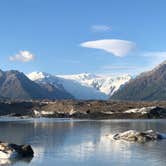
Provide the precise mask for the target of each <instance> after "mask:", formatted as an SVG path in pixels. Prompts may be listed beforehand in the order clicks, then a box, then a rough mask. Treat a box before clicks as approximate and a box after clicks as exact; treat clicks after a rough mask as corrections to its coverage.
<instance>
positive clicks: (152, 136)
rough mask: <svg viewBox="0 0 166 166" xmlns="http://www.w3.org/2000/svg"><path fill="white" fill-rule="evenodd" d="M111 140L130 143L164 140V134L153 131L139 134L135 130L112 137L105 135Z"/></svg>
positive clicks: (165, 137)
mask: <svg viewBox="0 0 166 166" xmlns="http://www.w3.org/2000/svg"><path fill="white" fill-rule="evenodd" d="M107 136H108V137H109V138H111V139H113V140H125V141H130V142H147V141H154V140H159V139H166V134H161V133H158V132H155V131H153V130H147V131H144V132H140V131H137V130H128V131H125V132H122V133H117V134H114V135H107Z"/></svg>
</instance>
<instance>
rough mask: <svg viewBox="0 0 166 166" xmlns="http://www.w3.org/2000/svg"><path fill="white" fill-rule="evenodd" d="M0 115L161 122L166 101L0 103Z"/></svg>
mask: <svg viewBox="0 0 166 166" xmlns="http://www.w3.org/2000/svg"><path fill="white" fill-rule="evenodd" d="M0 116H15V117H50V118H81V119H83V118H86V119H87V118H88V119H159V118H166V101H162V102H124V101H99V100H93V101H76V100H59V101H58V100H55V101H1V102H0Z"/></svg>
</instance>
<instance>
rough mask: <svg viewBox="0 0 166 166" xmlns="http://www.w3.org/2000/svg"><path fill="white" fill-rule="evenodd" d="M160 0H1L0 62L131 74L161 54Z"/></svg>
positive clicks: (165, 55)
mask: <svg viewBox="0 0 166 166" xmlns="http://www.w3.org/2000/svg"><path fill="white" fill-rule="evenodd" d="M165 6H166V1H165V0H153V1H152V0H102V1H101V0H70V1H67V0H14V1H13V0H1V1H0V45H1V49H0V62H1V63H0V68H1V69H3V70H10V69H17V70H20V71H23V72H25V73H29V72H32V71H45V72H49V73H52V74H73V73H82V72H90V73H102V74H121V73H129V74H133V75H134V74H137V73H140V72H142V71H144V70H149V69H151V68H152V67H154V66H155V65H156V64H158V63H160V62H161V61H163V60H165V59H166V46H165V39H166V19H165V17H166V10H165Z"/></svg>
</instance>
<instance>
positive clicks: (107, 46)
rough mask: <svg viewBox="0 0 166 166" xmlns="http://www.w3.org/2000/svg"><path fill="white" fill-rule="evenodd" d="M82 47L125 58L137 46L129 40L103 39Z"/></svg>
mask: <svg viewBox="0 0 166 166" xmlns="http://www.w3.org/2000/svg"><path fill="white" fill-rule="evenodd" d="M81 46H82V47H87V48H95V49H100V50H104V51H106V52H108V53H111V54H112V55H114V56H118V57H123V56H125V55H127V54H129V53H130V52H132V51H133V50H134V49H135V47H136V44H135V43H134V42H131V41H127V40H119V39H103V40H96V41H87V42H84V43H81Z"/></svg>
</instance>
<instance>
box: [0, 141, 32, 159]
mask: <svg viewBox="0 0 166 166" xmlns="http://www.w3.org/2000/svg"><path fill="white" fill-rule="evenodd" d="M33 155H34V152H33V149H32V147H31V146H30V145H16V144H8V143H3V142H0V158H17V157H20V158H24V157H33Z"/></svg>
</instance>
